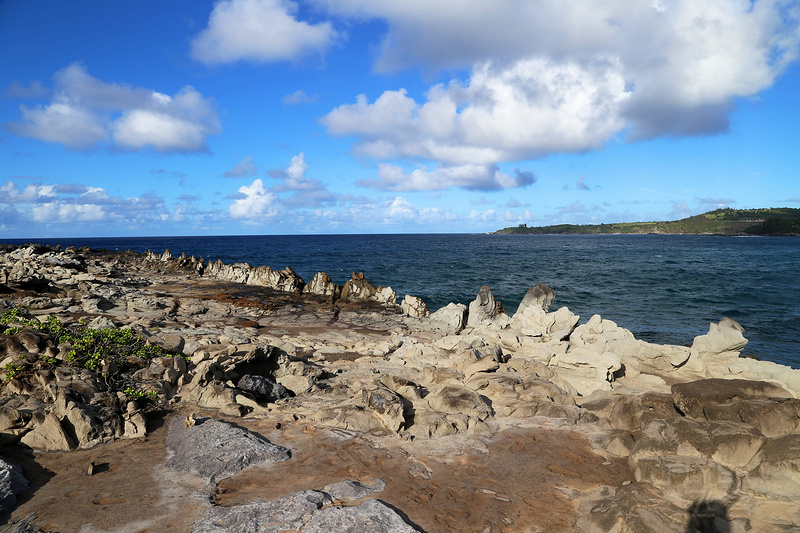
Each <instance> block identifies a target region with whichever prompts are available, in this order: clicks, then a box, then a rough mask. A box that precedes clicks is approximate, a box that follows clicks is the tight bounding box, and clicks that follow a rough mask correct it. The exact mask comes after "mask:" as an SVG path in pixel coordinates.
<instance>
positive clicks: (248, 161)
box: [224, 155, 258, 178]
mask: <svg viewBox="0 0 800 533" xmlns="http://www.w3.org/2000/svg"><path fill="white" fill-rule="evenodd" d="M224 175H225V177H226V178H244V177H247V176H258V167H256V165H255V163H253V156H252V155H248V156H247V157H245V158H244V159H242V160H241V161H239V163H237V164H236V166H235V167H233V168H232V169H230V170H229V171H227V172H225V174H224Z"/></svg>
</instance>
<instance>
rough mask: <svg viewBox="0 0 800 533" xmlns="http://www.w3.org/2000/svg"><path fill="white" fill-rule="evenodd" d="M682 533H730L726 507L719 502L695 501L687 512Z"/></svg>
mask: <svg viewBox="0 0 800 533" xmlns="http://www.w3.org/2000/svg"><path fill="white" fill-rule="evenodd" d="M687 512H688V513H689V523H688V524H686V529H685V530H684V533H731V522H730V517H729V516H728V505H727V504H725V503H724V502H721V501H719V500H712V501H696V502H694V503H693V504H692V506H691V507H689V509H688V510H687Z"/></svg>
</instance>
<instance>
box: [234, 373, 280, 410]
mask: <svg viewBox="0 0 800 533" xmlns="http://www.w3.org/2000/svg"><path fill="white" fill-rule="evenodd" d="M237 387H239V388H240V389H242V390H245V391H248V392H249V393H251V394H252V395H253V397H254V398H255V400H256V401H257V402H258V403H275V402H277V401H278V400H281V399H283V398H289V397H290V396H291V394H290V393H289V391H287V390H286V389H285V388H284V387H283V385H280V384H278V383H275V382H274V381H270V380H269V379H268V378H266V377H264V376H254V375H250V374H245V375H244V376H242V378H241V379H240V380H239V384H238V385H237Z"/></svg>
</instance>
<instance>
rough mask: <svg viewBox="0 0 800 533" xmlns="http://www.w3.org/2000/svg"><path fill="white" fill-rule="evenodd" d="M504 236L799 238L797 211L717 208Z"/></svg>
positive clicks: (520, 229)
mask: <svg viewBox="0 0 800 533" xmlns="http://www.w3.org/2000/svg"><path fill="white" fill-rule="evenodd" d="M496 233H505V234H600V233H608V234H611V233H628V234H644V233H666V234H697V235H800V209H793V208H790V207H775V208H765V209H729V208H726V209H717V210H715V211H709V212H708V213H703V214H702V215H695V216H693V217H689V218H684V219H682V220H673V221H665V222H620V223H616V224H593V225H582V226H578V225H574V224H559V225H556V226H539V227H530V228H529V227H527V226H526V225H524V224H523V225H520V226H516V227H511V228H503V229H501V230H498V231H497V232H496Z"/></svg>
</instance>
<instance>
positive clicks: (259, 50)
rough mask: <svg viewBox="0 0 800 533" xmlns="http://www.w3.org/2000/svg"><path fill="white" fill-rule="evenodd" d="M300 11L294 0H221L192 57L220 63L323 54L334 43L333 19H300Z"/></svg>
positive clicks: (272, 59) (195, 41) (284, 58)
mask: <svg viewBox="0 0 800 533" xmlns="http://www.w3.org/2000/svg"><path fill="white" fill-rule="evenodd" d="M297 11H298V6H297V4H296V3H295V2H292V1H290V0H220V1H218V2H216V3H215V4H214V9H213V10H212V11H211V15H210V16H209V19H208V27H206V28H205V29H204V30H203V31H202V32H200V34H199V35H198V36H197V37H195V39H194V40H193V41H192V56H193V57H194V58H195V59H196V60H198V61H201V62H203V63H207V64H218V63H229V62H233V61H238V60H242V59H244V60H250V61H257V62H272V61H283V60H290V59H296V58H298V57H301V56H304V55H307V54H309V53H313V52H320V53H321V52H322V51H324V50H325V49H326V48H327V47H328V46H330V45H331V44H332V43H333V42H334V40H335V39H336V37H337V33H336V31H334V29H333V27H332V25H331V24H330V23H329V22H321V23H319V24H309V23H307V22H303V21H299V20H297V18H296V17H295V15H296V14H297Z"/></svg>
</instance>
